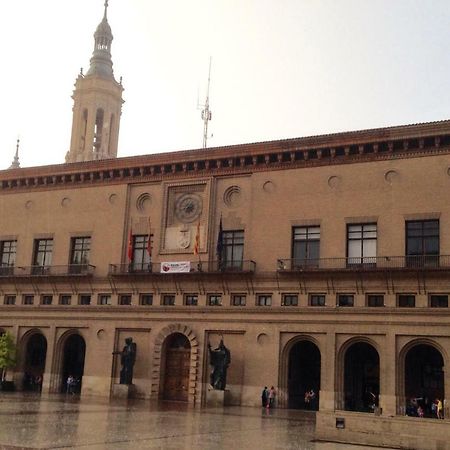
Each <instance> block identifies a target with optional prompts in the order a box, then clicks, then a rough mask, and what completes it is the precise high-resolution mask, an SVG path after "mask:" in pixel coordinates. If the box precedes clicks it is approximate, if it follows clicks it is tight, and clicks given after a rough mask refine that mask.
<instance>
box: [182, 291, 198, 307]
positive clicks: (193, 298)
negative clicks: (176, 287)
mask: <svg viewBox="0 0 450 450" xmlns="http://www.w3.org/2000/svg"><path fill="white" fill-rule="evenodd" d="M184 304H185V305H188V306H197V305H198V295H197V294H186V295H185V296H184Z"/></svg>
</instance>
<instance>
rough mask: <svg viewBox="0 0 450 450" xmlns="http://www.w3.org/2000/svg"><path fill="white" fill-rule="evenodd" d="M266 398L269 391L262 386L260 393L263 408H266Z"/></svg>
mask: <svg viewBox="0 0 450 450" xmlns="http://www.w3.org/2000/svg"><path fill="white" fill-rule="evenodd" d="M268 398H269V390H268V389H267V386H264V389H263V390H262V392H261V403H262V407H263V408H265V407H266V406H267V400H268Z"/></svg>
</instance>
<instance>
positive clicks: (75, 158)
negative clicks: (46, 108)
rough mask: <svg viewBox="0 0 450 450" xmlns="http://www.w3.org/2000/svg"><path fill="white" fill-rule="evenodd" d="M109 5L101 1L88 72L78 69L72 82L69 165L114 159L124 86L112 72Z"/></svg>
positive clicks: (67, 156)
mask: <svg viewBox="0 0 450 450" xmlns="http://www.w3.org/2000/svg"><path fill="white" fill-rule="evenodd" d="M108 4H109V1H108V0H104V7H105V9H104V12H103V18H102V20H101V22H100V23H99V25H98V27H97V29H96V30H95V33H94V39H95V44H94V51H93V53H92V57H91V61H90V62H91V64H90V67H89V70H88V71H87V73H86V74H83V71H82V70H81V71H80V74H79V75H78V77H77V79H76V81H75V90H74V91H73V96H72V98H73V101H74V104H73V119H72V136H71V140H70V149H69V151H68V152H67V154H66V162H68V163H71V162H79V161H92V160H97V159H108V158H116V157H117V147H118V141H119V126H120V116H121V112H122V103H123V99H122V92H123V86H122V82H120V83H118V82H117V81H116V79H115V78H114V73H113V63H112V59H111V43H112V40H113V35H112V32H111V27H110V26H109V23H108Z"/></svg>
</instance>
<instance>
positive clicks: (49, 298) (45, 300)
mask: <svg viewBox="0 0 450 450" xmlns="http://www.w3.org/2000/svg"><path fill="white" fill-rule="evenodd" d="M52 303H53V295H46V294H44V295H43V296H42V297H41V305H51V304H52Z"/></svg>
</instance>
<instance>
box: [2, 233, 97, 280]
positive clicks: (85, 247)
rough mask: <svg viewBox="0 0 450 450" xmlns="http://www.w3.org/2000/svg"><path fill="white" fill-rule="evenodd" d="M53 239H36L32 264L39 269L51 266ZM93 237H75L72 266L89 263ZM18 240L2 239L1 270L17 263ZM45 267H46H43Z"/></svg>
mask: <svg viewBox="0 0 450 450" xmlns="http://www.w3.org/2000/svg"><path fill="white" fill-rule="evenodd" d="M53 244H54V242H53V239H52V238H45V239H35V240H34V242H33V256H32V261H31V264H32V266H33V267H34V269H33V270H36V271H39V270H44V269H45V268H48V267H51V265H52V259H53ZM90 251H91V237H90V236H83V237H74V238H72V239H71V245H70V265H71V267H72V268H76V267H82V266H83V265H87V264H89V257H90ZM16 252H17V241H16V240H8V241H6V240H5V241H0V270H2V272H4V271H7V270H8V269H12V268H13V267H14V266H15V263H16ZM42 268H44V269H42Z"/></svg>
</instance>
